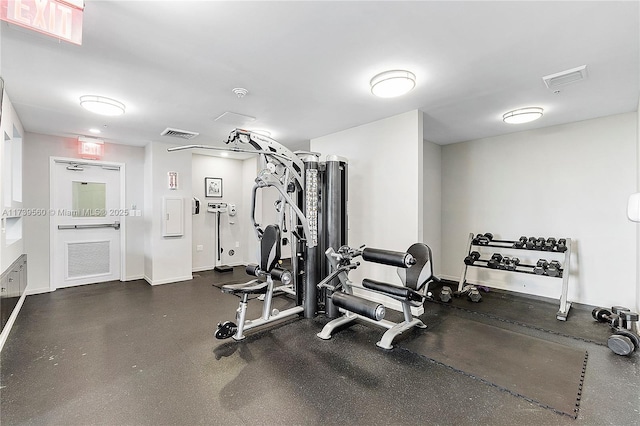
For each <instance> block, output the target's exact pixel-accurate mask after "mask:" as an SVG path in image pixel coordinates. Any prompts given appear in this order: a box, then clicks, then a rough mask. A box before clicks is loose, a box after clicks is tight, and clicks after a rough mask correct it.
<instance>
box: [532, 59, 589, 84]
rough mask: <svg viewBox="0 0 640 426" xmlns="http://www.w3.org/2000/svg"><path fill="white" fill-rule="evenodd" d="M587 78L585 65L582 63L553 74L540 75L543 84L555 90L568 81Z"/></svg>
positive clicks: (572, 81)
mask: <svg viewBox="0 0 640 426" xmlns="http://www.w3.org/2000/svg"><path fill="white" fill-rule="evenodd" d="M585 78H587V66H586V65H582V66H579V67H576V68H571V69H570V70H566V71H560V72H557V73H555V74H550V75H546V76H544V77H542V81H544V84H545V85H546V86H547V87H548V88H549V89H551V90H555V89H556V88H558V87H560V86H564V85H567V84H570V83H576V82H578V81H581V80H584V79H585Z"/></svg>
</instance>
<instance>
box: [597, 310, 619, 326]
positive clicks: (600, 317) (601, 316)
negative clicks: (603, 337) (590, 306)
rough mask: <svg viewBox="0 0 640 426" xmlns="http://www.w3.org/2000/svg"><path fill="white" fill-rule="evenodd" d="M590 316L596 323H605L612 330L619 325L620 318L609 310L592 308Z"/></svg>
mask: <svg viewBox="0 0 640 426" xmlns="http://www.w3.org/2000/svg"><path fill="white" fill-rule="evenodd" d="M591 316H592V317H593V319H595V320H596V321H598V322H607V323H609V326H611V327H612V328H618V326H619V324H620V316H619V315H618V314H613V313H611V311H610V310H608V309H605V308H594V310H593V311H591Z"/></svg>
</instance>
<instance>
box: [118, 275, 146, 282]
mask: <svg viewBox="0 0 640 426" xmlns="http://www.w3.org/2000/svg"><path fill="white" fill-rule="evenodd" d="M144 279H146V278H145V276H144V274H140V275H134V276H132V277H126V278H125V279H123V280H120V281H123V282H124V281H136V280H144Z"/></svg>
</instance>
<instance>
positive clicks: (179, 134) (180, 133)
mask: <svg viewBox="0 0 640 426" xmlns="http://www.w3.org/2000/svg"><path fill="white" fill-rule="evenodd" d="M199 134H200V133H196V132H190V131H188V130H180V129H172V128H171V127H167V128H166V129H164V131H163V132H162V133H160V136H170V137H172V138H180V139H193V138H195V137H196V136H198V135H199Z"/></svg>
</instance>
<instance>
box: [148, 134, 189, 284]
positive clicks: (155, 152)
mask: <svg viewBox="0 0 640 426" xmlns="http://www.w3.org/2000/svg"><path fill="white" fill-rule="evenodd" d="M173 146H176V145H169V144H164V143H161V142H150V143H148V144H147V145H146V146H145V164H144V187H145V200H146V202H145V206H144V208H145V210H144V220H145V235H144V239H145V245H144V246H145V253H144V256H145V264H144V278H145V280H147V282H149V283H150V284H151V285H157V284H167V283H172V282H177V281H185V280H190V279H191V278H192V275H191V265H192V260H191V240H192V238H191V236H192V229H191V222H192V220H191V198H192V174H191V160H192V153H191V152H190V151H189V150H185V151H177V152H167V149H168V148H170V147H173ZM169 172H177V173H178V188H177V189H175V190H171V189H169V185H168V173H169ZM163 197H180V198H182V199H183V200H184V209H183V217H184V235H182V236H179V237H163V236H162V203H163Z"/></svg>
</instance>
